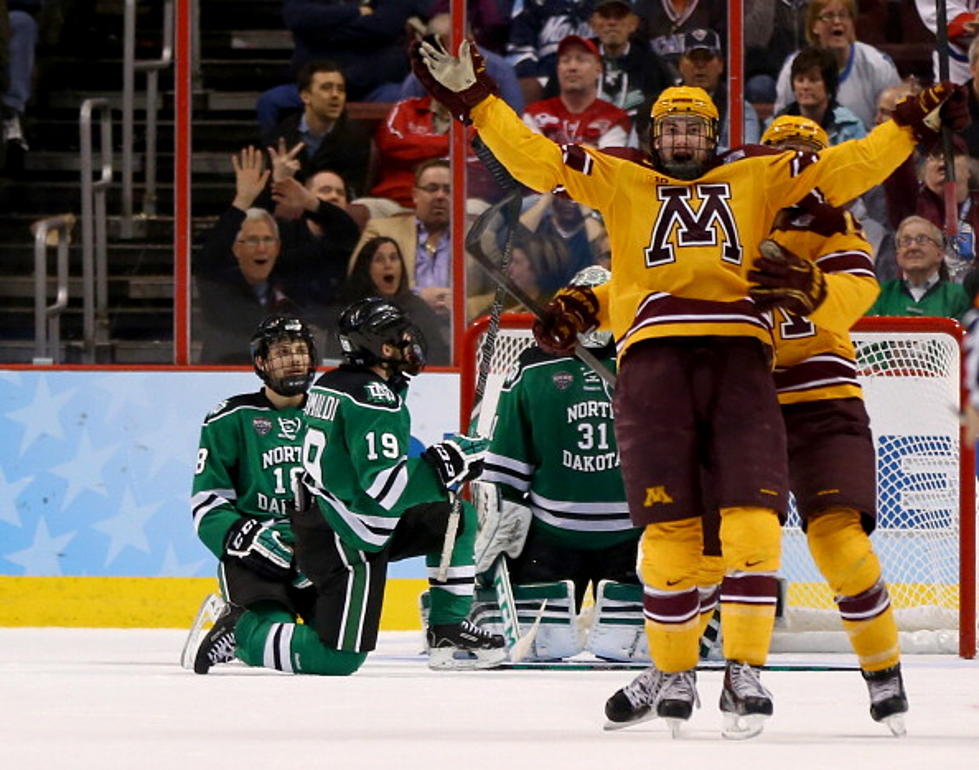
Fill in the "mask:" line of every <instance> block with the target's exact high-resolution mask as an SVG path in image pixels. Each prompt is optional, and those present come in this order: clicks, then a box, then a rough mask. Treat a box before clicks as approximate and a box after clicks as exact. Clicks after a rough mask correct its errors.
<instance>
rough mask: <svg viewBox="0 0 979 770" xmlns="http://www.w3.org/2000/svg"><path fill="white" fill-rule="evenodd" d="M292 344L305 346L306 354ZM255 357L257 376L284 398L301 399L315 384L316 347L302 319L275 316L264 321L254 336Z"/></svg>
mask: <svg viewBox="0 0 979 770" xmlns="http://www.w3.org/2000/svg"><path fill="white" fill-rule="evenodd" d="M278 343H286V345H278ZM292 343H301V344H302V345H303V346H305V351H303V350H302V348H301V347H299V346H298V345H295V344H292ZM251 353H252V365H253V366H254V367H255V374H257V375H258V376H259V377H261V378H262V382H264V383H265V384H266V385H268V387H269V388H271V389H272V390H273V391H275V392H276V393H278V394H279V395H280V396H298V395H299V394H300V393H305V392H306V391H307V390H309V386H310V385H312V384H313V378H314V377H315V376H316V344H315V343H314V342H313V335H311V334H310V333H309V329H308V328H307V327H306V324H304V323H303V322H302V320H300V319H299V318H294V317H292V316H281V315H273V316H269V317H268V318H266V319H265V320H263V321H262V322H261V323H260V324H259V325H258V329H257V330H256V331H255V334H254V335H253V336H252V341H251Z"/></svg>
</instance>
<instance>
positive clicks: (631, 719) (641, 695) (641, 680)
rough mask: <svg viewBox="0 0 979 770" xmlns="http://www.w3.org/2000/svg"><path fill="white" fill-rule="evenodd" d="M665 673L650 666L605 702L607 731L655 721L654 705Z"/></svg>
mask: <svg viewBox="0 0 979 770" xmlns="http://www.w3.org/2000/svg"><path fill="white" fill-rule="evenodd" d="M662 681H663V673H662V672H661V671H660V670H659V669H658V668H656V666H650V667H649V668H647V669H646V670H645V671H643V672H642V673H641V674H639V676H637V677H636V678H635V679H633V680H632V681H631V682H629V684H627V685H626V686H625V687H622V688H621V689H619V690H616V691H615V693H614V694H613V695H612V697H611V698H609V699H608V700H607V701H605V716H606V718H607V719H608V721H607V722H606V723H605V729H606V730H621V729H622V728H623V727H629V726H630V725H637V724H639V723H640V722H645V721H646V720H648V719H655V718H656V712H655V711H653V704H654V703H655V702H656V696H657V695H658V694H659V690H660V686H661V685H662Z"/></svg>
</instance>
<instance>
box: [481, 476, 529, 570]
mask: <svg viewBox="0 0 979 770" xmlns="http://www.w3.org/2000/svg"><path fill="white" fill-rule="evenodd" d="M469 491H470V492H471V493H472V496H473V503H474V504H475V505H476V513H477V514H478V515H479V529H478V530H477V531H476V545H475V546H474V550H475V560H476V574H477V575H478V574H480V573H482V572H486V571H488V570H489V569H490V568H492V566H493V562H494V561H496V557H497V556H499V555H500V554H501V553H505V554H506V555H507V556H509V557H510V558H511V559H516V558H517V557H518V556H519V555H520V553H521V551H523V546H524V543H525V542H526V540H527V532H528V531H529V530H530V521H531V519H532V518H533V514H532V513H531V511H530V508H528V507H527V506H526V505H522V504H521V503H517V502H511V501H510V500H506V499H504V498H503V497H502V496H501V495H500V493H499V491H498V489H497V486H496V484H488V483H484V482H476V483H475V484H473V485H471V486H470V488H469Z"/></svg>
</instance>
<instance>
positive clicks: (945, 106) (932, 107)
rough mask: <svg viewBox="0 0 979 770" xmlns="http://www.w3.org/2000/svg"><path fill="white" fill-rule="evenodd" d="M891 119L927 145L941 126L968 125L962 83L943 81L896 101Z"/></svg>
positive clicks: (966, 99)
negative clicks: (959, 84)
mask: <svg viewBox="0 0 979 770" xmlns="http://www.w3.org/2000/svg"><path fill="white" fill-rule="evenodd" d="M891 118H892V119H893V120H894V122H895V123H897V124H898V125H899V126H907V127H908V128H910V129H911V134H912V135H913V136H914V140H915V141H916V142H920V143H923V144H925V145H929V146H930V145H931V144H933V143H934V142H936V141H937V140H938V138H939V135H940V134H939V132H940V131H941V129H942V126H948V127H949V128H950V129H952V130H953V131H960V130H962V129H963V128H965V127H966V126H967V125H969V122H970V120H971V118H970V116H969V97H968V92H967V91H966V90H965V86H958V85H955V83H950V82H949V81H947V80H944V81H942V82H941V83H938V84H937V85H934V86H932V87H931V88H926V89H925V90H924V91H922V92H921V93H919V94H915V95H911V96H907V97H905V98H904V99H902V100H901V101H899V102H898V103H897V106H896V107H894V112H893V114H892V115H891Z"/></svg>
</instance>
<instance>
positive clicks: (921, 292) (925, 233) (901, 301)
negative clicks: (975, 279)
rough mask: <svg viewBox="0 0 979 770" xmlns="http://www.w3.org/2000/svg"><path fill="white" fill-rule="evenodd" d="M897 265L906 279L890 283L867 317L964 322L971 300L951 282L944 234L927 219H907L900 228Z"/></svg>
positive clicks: (914, 216)
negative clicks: (934, 317) (910, 317)
mask: <svg viewBox="0 0 979 770" xmlns="http://www.w3.org/2000/svg"><path fill="white" fill-rule="evenodd" d="M896 241H897V265H898V267H899V268H900V269H901V274H902V275H903V276H904V277H903V278H895V279H894V280H893V281H887V282H886V283H884V284H882V285H881V287H880V296H879V297H878V298H877V301H876V302H875V303H874V304H873V306H872V307H871V308H870V310H868V311H867V315H882V316H890V315H920V316H944V317H946V318H955V319H960V318H961V317H962V316H963V315H964V314H965V312H966V311H967V310H968V309H969V306H970V303H969V297H968V295H967V294H966V293H965V289H963V288H962V287H961V286H960V285H959V284H957V283H952V282H951V281H949V280H948V270H947V268H946V267H945V248H944V243H943V241H942V231H941V230H939V229H938V227H936V226H935V225H934V224H932V223H931V222H929V221H928V220H927V219H925V218H924V217H919V216H916V215H912V216H910V217H906V218H905V219H904V220H903V221H902V222H901V224H900V225H898V228H897V237H896Z"/></svg>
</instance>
